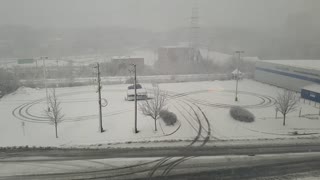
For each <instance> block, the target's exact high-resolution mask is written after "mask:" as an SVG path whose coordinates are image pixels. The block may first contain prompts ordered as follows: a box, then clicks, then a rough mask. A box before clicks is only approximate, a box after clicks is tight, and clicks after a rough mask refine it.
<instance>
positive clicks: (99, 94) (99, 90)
mask: <svg viewBox="0 0 320 180" xmlns="http://www.w3.org/2000/svg"><path fill="white" fill-rule="evenodd" d="M95 68H97V71H98V80H97V81H98V98H99V100H98V102H99V131H100V132H101V133H102V132H104V130H103V127H102V107H101V88H102V87H101V78H100V67H99V63H97V66H96V67H95Z"/></svg>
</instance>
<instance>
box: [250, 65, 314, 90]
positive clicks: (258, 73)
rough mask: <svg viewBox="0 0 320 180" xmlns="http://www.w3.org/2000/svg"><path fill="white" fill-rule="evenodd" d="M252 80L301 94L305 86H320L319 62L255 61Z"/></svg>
mask: <svg viewBox="0 0 320 180" xmlns="http://www.w3.org/2000/svg"><path fill="white" fill-rule="evenodd" d="M254 79H255V80H257V81H260V82H263V83H267V84H271V85H275V86H278V87H281V88H284V89H289V90H293V91H297V92H301V89H303V88H304V87H305V86H308V85H311V84H316V85H319V84H320V60H261V61H257V63H256V69H255V73H254Z"/></svg>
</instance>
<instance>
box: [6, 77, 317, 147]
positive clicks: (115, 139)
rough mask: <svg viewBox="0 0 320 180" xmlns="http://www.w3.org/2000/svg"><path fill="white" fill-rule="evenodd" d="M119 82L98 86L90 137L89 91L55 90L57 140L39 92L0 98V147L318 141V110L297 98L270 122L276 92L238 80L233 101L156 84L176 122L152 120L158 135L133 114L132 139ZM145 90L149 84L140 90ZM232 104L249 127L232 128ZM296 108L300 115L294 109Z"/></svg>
mask: <svg viewBox="0 0 320 180" xmlns="http://www.w3.org/2000/svg"><path fill="white" fill-rule="evenodd" d="M127 86H128V85H126V84H121V85H105V86H104V87H103V89H102V97H103V98H106V99H107V100H108V106H107V107H104V108H103V127H104V129H105V130H106V131H105V132H104V133H99V131H98V127H99V124H98V119H99V117H98V102H97V97H98V95H97V93H96V87H93V86H84V87H72V88H57V89H56V93H57V95H58V99H59V100H60V101H61V107H62V112H63V113H64V114H65V117H64V119H63V120H64V121H63V122H62V123H60V124H59V127H58V131H59V138H58V139H56V138H55V131H54V126H52V125H50V124H49V123H48V122H49V121H48V119H47V118H46V117H45V116H44V109H45V107H46V101H45V90H44V89H31V88H20V89H18V90H17V91H16V92H15V93H12V94H9V95H7V96H5V97H3V98H2V99H1V100H0V114H1V117H0V146H24V145H29V146H75V145H96V144H115V143H127V144H129V143H131V142H138V141H144V142H149V141H171V140H172V141H173V140H189V141H188V143H189V145H193V144H197V145H199V146H202V145H205V143H206V142H208V141H221V140H237V139H276V138H301V137H318V136H319V134H320V118H319V105H318V104H314V103H310V104H309V102H308V101H306V102H304V101H303V100H300V104H299V108H298V110H297V111H295V112H292V113H290V114H288V117H287V124H286V126H282V117H281V114H280V113H278V118H275V107H274V102H275V97H276V95H277V92H280V91H281V89H280V88H277V87H274V86H270V85H267V84H262V83H259V82H256V81H253V80H246V79H245V80H242V81H240V82H239V95H238V97H239V101H238V102H235V101H234V99H235V92H234V89H235V81H210V82H188V83H170V84H159V87H160V89H161V90H164V91H167V92H168V94H169V100H168V102H167V107H166V108H168V110H170V111H172V112H174V113H175V114H176V115H177V117H178V123H177V124H175V125H174V126H166V125H165V124H164V123H163V122H162V120H160V119H159V120H158V127H159V129H158V131H157V132H155V131H154V127H153V126H154V122H153V120H152V119H151V118H150V117H145V116H144V115H142V114H141V113H140V112H139V114H138V130H139V133H137V134H134V133H133V128H134V102H129V101H125V96H126V89H127ZM143 86H144V87H145V88H152V85H151V84H143ZM233 105H239V106H243V107H245V108H246V109H248V110H249V111H250V112H252V113H253V114H254V115H255V117H256V118H255V121H254V122H252V123H244V122H239V121H236V120H234V119H232V117H231V116H230V115H229V108H230V107H231V106H233ZM300 109H301V117H299V111H300Z"/></svg>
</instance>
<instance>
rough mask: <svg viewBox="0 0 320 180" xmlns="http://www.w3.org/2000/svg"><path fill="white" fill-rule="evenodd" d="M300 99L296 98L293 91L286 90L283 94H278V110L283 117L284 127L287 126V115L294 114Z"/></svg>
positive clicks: (276, 104)
mask: <svg viewBox="0 0 320 180" xmlns="http://www.w3.org/2000/svg"><path fill="white" fill-rule="evenodd" d="M298 102H299V100H298V98H296V97H295V93H294V92H292V91H287V90H284V91H283V92H282V93H278V96H277V98H276V103H275V106H276V109H277V110H278V111H279V112H280V113H281V114H282V115H283V125H284V126H285V125H286V115H287V114H288V113H290V112H293V111H295V110H296V109H297V107H298Z"/></svg>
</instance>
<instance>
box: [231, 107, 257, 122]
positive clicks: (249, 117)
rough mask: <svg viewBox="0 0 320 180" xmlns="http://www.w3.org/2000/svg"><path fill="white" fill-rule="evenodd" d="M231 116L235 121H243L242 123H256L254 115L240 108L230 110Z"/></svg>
mask: <svg viewBox="0 0 320 180" xmlns="http://www.w3.org/2000/svg"><path fill="white" fill-rule="evenodd" d="M230 115H231V117H233V119H235V120H238V121H242V122H253V121H254V115H253V114H252V113H251V112H250V111H248V110H246V109H244V108H242V107H239V106H233V107H231V108H230Z"/></svg>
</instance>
